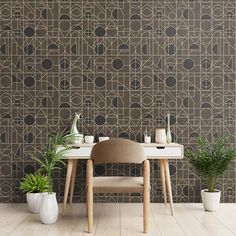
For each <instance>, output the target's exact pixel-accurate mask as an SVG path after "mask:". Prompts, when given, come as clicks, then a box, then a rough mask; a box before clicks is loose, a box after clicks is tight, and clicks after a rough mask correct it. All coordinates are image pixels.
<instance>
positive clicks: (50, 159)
mask: <svg viewBox="0 0 236 236" xmlns="http://www.w3.org/2000/svg"><path fill="white" fill-rule="evenodd" d="M58 145H64V147H65V148H64V149H63V150H58V147H57V146H58ZM68 149H70V148H69V147H67V146H66V139H65V138H64V135H63V134H53V135H51V136H50V137H49V144H48V147H47V148H45V149H44V150H43V151H42V156H41V157H37V156H32V159H33V160H35V161H36V162H38V163H39V165H40V171H41V172H42V173H44V174H46V175H47V176H48V179H49V186H50V187H49V192H52V191H53V183H52V175H53V172H54V171H56V170H61V167H60V165H65V162H64V160H63V156H64V155H65V154H66V152H67V151H68Z"/></svg>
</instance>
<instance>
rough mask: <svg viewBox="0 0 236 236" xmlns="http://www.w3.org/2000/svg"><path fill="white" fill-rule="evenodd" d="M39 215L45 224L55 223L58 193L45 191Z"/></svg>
mask: <svg viewBox="0 0 236 236" xmlns="http://www.w3.org/2000/svg"><path fill="white" fill-rule="evenodd" d="M39 215H40V220H41V222H42V223H43V224H53V223H55V222H56V221H57V218H58V204H57V199H56V193H45V194H43V195H42V202H41V206H40V212H39Z"/></svg>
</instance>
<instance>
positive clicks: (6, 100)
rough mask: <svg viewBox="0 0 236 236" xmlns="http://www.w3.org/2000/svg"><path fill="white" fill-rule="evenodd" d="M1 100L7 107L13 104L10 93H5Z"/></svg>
mask: <svg viewBox="0 0 236 236" xmlns="http://www.w3.org/2000/svg"><path fill="white" fill-rule="evenodd" d="M0 100H1V104H2V105H3V106H5V107H6V106H9V105H10V104H11V97H10V96H9V95H8V94H3V95H2V96H1V99H0Z"/></svg>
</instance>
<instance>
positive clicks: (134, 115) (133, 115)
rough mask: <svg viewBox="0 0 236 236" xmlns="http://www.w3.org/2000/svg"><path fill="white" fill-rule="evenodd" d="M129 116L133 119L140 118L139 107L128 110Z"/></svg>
mask: <svg viewBox="0 0 236 236" xmlns="http://www.w3.org/2000/svg"><path fill="white" fill-rule="evenodd" d="M130 117H131V118H132V119H134V120H138V119H140V118H141V111H140V109H132V110H131V111H130Z"/></svg>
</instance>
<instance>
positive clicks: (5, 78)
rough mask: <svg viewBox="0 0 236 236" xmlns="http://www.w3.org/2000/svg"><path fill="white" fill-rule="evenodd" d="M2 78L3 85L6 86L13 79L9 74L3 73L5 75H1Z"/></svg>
mask: <svg viewBox="0 0 236 236" xmlns="http://www.w3.org/2000/svg"><path fill="white" fill-rule="evenodd" d="M0 80H1V85H2V86H3V87H4V88H7V87H9V86H10V85H11V79H10V77H9V76H6V75H3V76H1V78H0Z"/></svg>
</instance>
